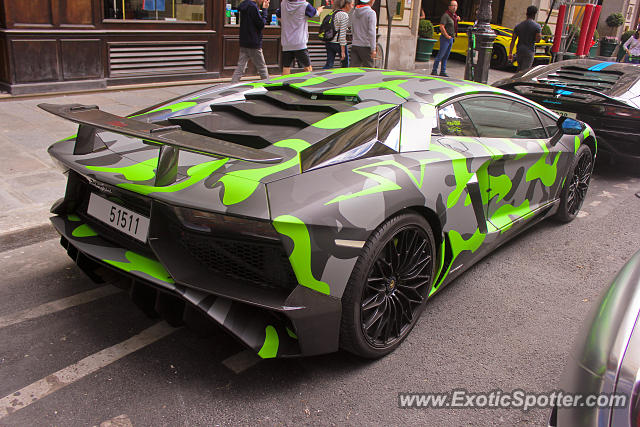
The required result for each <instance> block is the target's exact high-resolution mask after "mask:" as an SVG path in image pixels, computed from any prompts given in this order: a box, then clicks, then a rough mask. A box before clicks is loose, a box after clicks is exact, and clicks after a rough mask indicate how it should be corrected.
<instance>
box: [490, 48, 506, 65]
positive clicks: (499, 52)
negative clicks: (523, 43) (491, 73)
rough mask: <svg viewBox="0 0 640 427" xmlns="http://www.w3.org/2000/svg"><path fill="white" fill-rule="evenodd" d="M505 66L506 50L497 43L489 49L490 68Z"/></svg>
mask: <svg viewBox="0 0 640 427" xmlns="http://www.w3.org/2000/svg"><path fill="white" fill-rule="evenodd" d="M506 66H507V51H506V50H505V49H504V47H502V46H500V45H499V44H494V45H493V48H492V49H491V68H505V67H506Z"/></svg>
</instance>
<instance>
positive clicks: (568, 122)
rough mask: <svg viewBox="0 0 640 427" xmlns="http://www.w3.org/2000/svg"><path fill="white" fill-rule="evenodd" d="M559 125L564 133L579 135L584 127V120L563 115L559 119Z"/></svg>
mask: <svg viewBox="0 0 640 427" xmlns="http://www.w3.org/2000/svg"><path fill="white" fill-rule="evenodd" d="M558 127H559V128H560V129H562V133H564V134H566V135H578V134H580V132H582V131H583V129H584V128H583V126H582V122H579V121H578V120H575V119H571V118H569V117H566V116H561V117H560V118H559V119H558Z"/></svg>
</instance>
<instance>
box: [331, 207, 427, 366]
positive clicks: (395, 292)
mask: <svg viewBox="0 0 640 427" xmlns="http://www.w3.org/2000/svg"><path fill="white" fill-rule="evenodd" d="M436 258H437V253H436V247H435V239H434V237H433V232H432V231H431V227H430V226H429V223H428V222H427V220H426V219H425V218H424V217H422V216H420V215H418V214H416V213H403V214H399V215H397V216H394V217H392V218H390V219H388V220H387V221H385V222H384V223H383V224H382V225H380V226H379V227H378V228H377V229H376V230H375V231H374V232H373V233H372V234H371V236H370V237H369V239H368V240H367V242H366V243H365V245H364V246H363V248H362V253H361V254H360V256H359V257H358V261H357V262H356V265H355V266H354V268H353V271H352V273H351V277H350V278H349V282H348V283H347V287H346V289H345V292H344V294H343V297H342V321H341V327H340V347H341V348H342V349H344V350H347V351H349V352H351V353H354V354H356V355H358V356H361V357H365V358H370V359H375V358H379V357H382V356H384V355H386V354H388V353H390V352H392V351H393V350H395V349H396V348H397V347H398V346H399V345H400V343H402V341H403V340H404V339H405V338H406V337H407V335H408V334H409V332H410V331H411V329H412V328H413V327H414V325H415V324H416V322H417V320H418V318H419V317H420V314H421V313H422V311H423V310H424V307H425V305H426V302H427V298H428V295H429V291H430V289H431V286H432V284H433V280H434V275H435V266H436V264H437V263H436ZM376 316H377V318H376Z"/></svg>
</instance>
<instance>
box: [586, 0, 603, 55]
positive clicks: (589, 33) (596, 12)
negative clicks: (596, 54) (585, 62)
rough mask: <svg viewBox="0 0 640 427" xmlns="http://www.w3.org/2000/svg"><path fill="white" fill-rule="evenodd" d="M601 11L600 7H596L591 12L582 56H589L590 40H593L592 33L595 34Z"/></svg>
mask: <svg viewBox="0 0 640 427" xmlns="http://www.w3.org/2000/svg"><path fill="white" fill-rule="evenodd" d="M601 10H602V6H596V8H595V10H594V11H593V15H591V23H590V24H589V31H587V41H586V43H585V46H584V55H589V49H590V48H591V40H593V33H595V31H596V27H597V26H598V18H600V11H601Z"/></svg>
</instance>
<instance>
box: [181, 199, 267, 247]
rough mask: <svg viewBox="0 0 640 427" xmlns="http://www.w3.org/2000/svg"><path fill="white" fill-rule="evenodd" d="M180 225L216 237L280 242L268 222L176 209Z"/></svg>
mask: <svg viewBox="0 0 640 427" xmlns="http://www.w3.org/2000/svg"><path fill="white" fill-rule="evenodd" d="M174 209H175V212H176V214H177V216H178V218H179V219H180V221H181V222H182V224H183V225H184V226H185V227H187V228H189V229H191V230H194V231H200V232H203V233H212V234H216V235H227V236H235V237H239V236H244V237H254V238H261V239H268V240H274V241H280V236H279V234H278V233H277V232H276V230H275V229H274V228H273V225H272V223H271V222H269V221H259V220H254V219H244V218H240V217H235V216H231V215H224V214H219V213H214V212H207V211H200V210H196V209H188V208H181V207H176V208H174Z"/></svg>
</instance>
